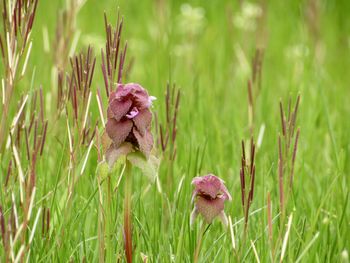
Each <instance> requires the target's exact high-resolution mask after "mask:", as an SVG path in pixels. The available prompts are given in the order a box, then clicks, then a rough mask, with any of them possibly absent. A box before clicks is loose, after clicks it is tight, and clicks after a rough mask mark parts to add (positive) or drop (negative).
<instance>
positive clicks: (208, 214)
mask: <svg viewBox="0 0 350 263" xmlns="http://www.w3.org/2000/svg"><path fill="white" fill-rule="evenodd" d="M224 201H225V200H224V199H222V198H216V199H212V200H208V199H206V198H204V197H202V196H198V197H197V200H196V205H195V207H196V208H197V211H198V212H199V213H200V214H201V215H202V216H203V217H204V219H205V221H206V222H207V223H208V224H210V223H211V222H212V221H213V219H214V218H215V217H216V216H218V215H219V214H220V213H221V212H222V211H223V210H224Z"/></svg>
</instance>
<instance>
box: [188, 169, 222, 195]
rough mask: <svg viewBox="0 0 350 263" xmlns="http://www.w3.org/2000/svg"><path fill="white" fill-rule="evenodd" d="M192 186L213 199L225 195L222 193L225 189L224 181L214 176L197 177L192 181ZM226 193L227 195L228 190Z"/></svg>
mask: <svg viewBox="0 0 350 263" xmlns="http://www.w3.org/2000/svg"><path fill="white" fill-rule="evenodd" d="M192 184H193V185H194V186H195V189H196V190H197V191H198V192H201V193H203V194H206V195H209V196H210V197H211V198H213V199H214V198H216V196H217V195H218V194H220V193H222V194H224V192H223V191H222V189H223V187H225V186H224V184H223V181H222V180H221V179H219V178H218V177H216V176H215V175H213V174H208V175H206V176H202V177H195V178H194V179H193V180H192ZM225 189H226V188H225ZM225 193H227V190H226V191H225Z"/></svg>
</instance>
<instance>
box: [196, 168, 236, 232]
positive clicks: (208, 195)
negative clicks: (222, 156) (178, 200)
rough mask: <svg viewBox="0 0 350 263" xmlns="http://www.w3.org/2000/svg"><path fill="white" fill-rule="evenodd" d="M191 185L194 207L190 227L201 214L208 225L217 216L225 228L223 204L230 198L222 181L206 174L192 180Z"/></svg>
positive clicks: (225, 218)
mask: <svg viewBox="0 0 350 263" xmlns="http://www.w3.org/2000/svg"><path fill="white" fill-rule="evenodd" d="M192 184H193V185H194V187H195V189H194V190H193V194H192V202H194V203H195V205H194V209H193V211H192V214H191V225H192V224H193V222H194V220H195V219H196V217H197V215H198V214H201V215H202V216H203V218H204V220H205V221H206V222H207V223H208V224H210V223H211V222H212V221H213V220H214V218H215V217H217V216H219V218H220V219H221V221H222V223H223V224H224V225H225V226H227V217H226V214H225V212H224V203H225V201H226V200H232V198H231V195H230V194H229V192H228V191H227V188H226V186H225V185H224V181H223V180H221V179H220V178H219V177H217V176H215V175H213V174H208V175H205V176H201V177H195V178H193V180H192Z"/></svg>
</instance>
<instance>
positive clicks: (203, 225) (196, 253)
mask: <svg viewBox="0 0 350 263" xmlns="http://www.w3.org/2000/svg"><path fill="white" fill-rule="evenodd" d="M205 231H206V224H204V223H203V224H202V226H201V229H200V231H199V234H198V239H197V245H196V250H195V251H194V256H193V262H194V263H197V262H198V259H199V253H200V250H201V245H202V240H203V236H204V234H205Z"/></svg>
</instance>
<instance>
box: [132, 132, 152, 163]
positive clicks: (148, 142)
mask: <svg viewBox="0 0 350 263" xmlns="http://www.w3.org/2000/svg"><path fill="white" fill-rule="evenodd" d="M133 133H134V135H135V137H136V140H137V142H138V144H139V149H140V151H141V152H142V153H143V154H144V155H145V156H146V157H147V158H148V156H149V154H150V153H151V150H152V148H153V136H152V133H151V132H150V131H149V130H147V131H146V132H145V133H144V135H143V136H142V135H141V133H140V132H139V131H138V130H137V129H136V128H134V129H133Z"/></svg>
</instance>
